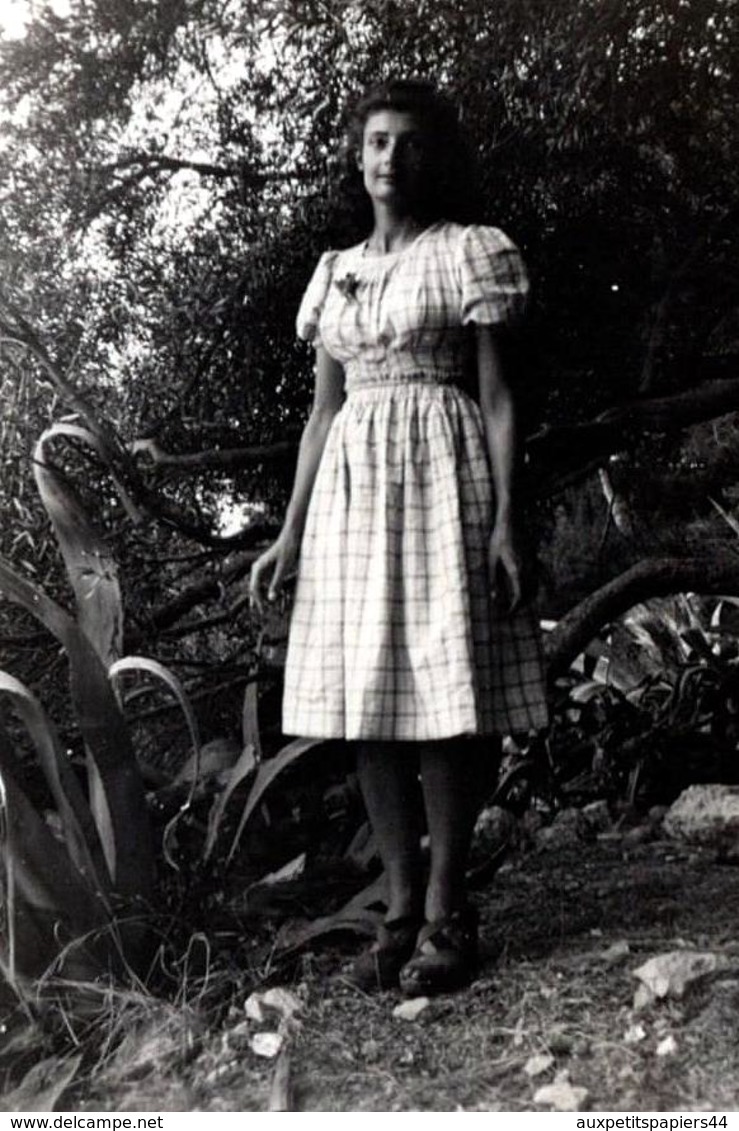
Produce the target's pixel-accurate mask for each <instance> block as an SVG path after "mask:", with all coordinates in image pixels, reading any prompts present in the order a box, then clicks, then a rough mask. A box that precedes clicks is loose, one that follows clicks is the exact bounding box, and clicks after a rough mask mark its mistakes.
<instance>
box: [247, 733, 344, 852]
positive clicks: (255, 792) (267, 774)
mask: <svg viewBox="0 0 739 1131" xmlns="http://www.w3.org/2000/svg"><path fill="white" fill-rule="evenodd" d="M323 741H324V740H323V739H320V738H296V739H294V740H293V741H292V742H289V743H288V745H287V746H283V748H282V750H280V752H279V753H278V754H275V756H274V758H268V759H267V761H265V762H262V764H261V765H260V767H259V769H258V770H257V775H256V777H255V778H254V784H253V785H252V787H251V789H250V791H249V796H248V797H247V799H246V804H245V805H244V809H243V812H242V814H241V818H240V820H239V825H238V828H237V829H236V833H235V835H234V838H233V841H232V843H231V848H230V850H229V853H228V857H227V859H226V863H227V864H230V863H231V861H232V859H233V857H234V853H235V852H236V849H237V848H238V844H239V841H240V840H241V836H242V834H243V832H244V829H245V828H246V825H247V822H248V821H249V818H250V817H251V816H252V814H253V813H254V811H255V809H256V807H257V805H259V803H260V801H261V800H262V798H263V797H264V795H265V793H266V792H267V790H268V789H269V787H270V786H271V785H272V782H273V781H274V780H275V778H277V777H278V776H279V775H280V774H281V773H282V771H283V770H286V769H287V768H288V767H289V766H292V765H293V764H294V763H295V762H297V761H298V759H299V758H302V756H303V754H305V753H307V751H308V750H312V749H313V747H314V746H320V745H321V743H322V742H323Z"/></svg>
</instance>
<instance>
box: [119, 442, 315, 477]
mask: <svg viewBox="0 0 739 1131" xmlns="http://www.w3.org/2000/svg"><path fill="white" fill-rule="evenodd" d="M297 445H298V437H297V436H295V438H294V439H291V440H277V441H275V443H273V444H251V445H250V446H249V447H246V448H221V449H213V450H211V451H200V452H166V451H165V450H164V448H162V447H161V446H160V444H159V442H158V441H157V440H154V439H146V440H134V442H133V443H132V444H131V447H130V451H131V453H132V454H133V455H140V454H142V453H143V454H145V455H147V456H148V457H149V459H150V460H151V461H152V462H153V463H154V464H155V465H156V466H158V467H176V468H178V469H179V470H181V471H183V472H190V471H191V472H197V471H213V470H221V471H232V470H236V469H238V468H242V467H252V466H253V465H254V464H255V463H262V462H263V461H264V460H277V459H284V458H286V457H289V456H294V455H295V454H296V452H297Z"/></svg>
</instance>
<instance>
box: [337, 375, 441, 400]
mask: <svg viewBox="0 0 739 1131" xmlns="http://www.w3.org/2000/svg"><path fill="white" fill-rule="evenodd" d="M461 379H462V374H461V373H459V372H458V371H456V370H447V369H418V370H411V371H406V370H394V369H378V370H376V371H375V370H373V371H364V372H361V373H357V372H354V373H352V372H351V371H350V372H348V373H347V375H346V393H347V396H350V395H352V394H353V393H364V392H370V391H372V390H375V391H381V390H383V389H388V390H389V389H392V390H395V389H401V388H408V389H413V388H434V387H437V386H438V387H440V388H445V387H448V386H454V385H456V384H457V383H458V382H459V381H460V380H461Z"/></svg>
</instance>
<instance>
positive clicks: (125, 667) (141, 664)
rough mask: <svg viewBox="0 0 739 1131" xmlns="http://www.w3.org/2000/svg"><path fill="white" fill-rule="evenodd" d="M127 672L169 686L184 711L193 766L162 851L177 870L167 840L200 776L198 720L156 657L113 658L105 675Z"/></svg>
mask: <svg viewBox="0 0 739 1131" xmlns="http://www.w3.org/2000/svg"><path fill="white" fill-rule="evenodd" d="M127 672H146V673H147V674H148V675H153V676H156V678H157V679H158V680H161V682H162V683H164V684H165V686H166V687H168V688H169V690H170V691H171V692H172V694H173V695H174V697H175V699H176V700H177V702H178V703H179V705H180V707H181V708H182V713H183V714H184V716H185V721H186V722H187V729H188V731H189V732H190V742H191V743H192V748H193V753H194V755H195V766H194V772H193V775H192V783H191V785H190V790H189V792H188V795H187V798H186V799H185V801H184V802H183V804H182V805H181V806H180V809H179V812H178V813H176V814H175V816H174V817H173V818H172V820H171V821H170V822H169V824H168V825H167V828H166V829H165V832H164V854H165V857H166V859H167V863H168V864H170V865H171V866H172V867H173V868H175V869H178V865H177V864H176V862H175V860H174V858H173V857H172V853H171V851H170V848H169V843H170V840H171V837H172V835H173V833H174V830H175V827H176V825H177V822H178V821H179V820H180V818H181V817H182V816H183V814H184V813H186V812H187V810H188V809H189V808H190V806H191V804H192V799H193V796H194V794H195V790H196V789H197V785H198V778H199V777H200V752H201V743H200V733H199V729H198V720H197V718H196V716H195V712H194V711H193V709H192V705H191V703H190V700H189V699H188V697H187V692H186V691H185V689H184V687H183V686H182V684H181V682H180V680H179V679H178V678H177V676H176V675H175V674H174V672H171V671H170V670H169V668H167V667H165V665H164V664H160V663H159V661H158V660H151V659H149V658H148V657H147V656H124V657H123V658H122V659H121V660H116V661H115V663H113V664H111V666H110V668H109V669H108V676H109V678H110V680H111V682H112V683H113V684H115V683H116V681H117V680H118V678H119V677H120V676H122V675H125V674H126V673H127Z"/></svg>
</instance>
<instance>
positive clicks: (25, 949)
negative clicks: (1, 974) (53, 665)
mask: <svg viewBox="0 0 739 1131" xmlns="http://www.w3.org/2000/svg"><path fill="white" fill-rule="evenodd" d="M70 434H73V435H74V436H75V437H76V438H78V439H82V440H88V441H89V442H90V443H92V444H93V445H94V444H95V441H94V437H93V436H92V435H91V434H90V433H88V432H86V431H85V430H84V429H81V428H78V427H76V426H74V425H69V424H65V425H55V426H54V427H52V428H51V429H49V430H48V431H47V432H46V433H44V435H43V436H42V437H41V439H40V440H39V442H38V445H37V447H36V451H35V453H34V474H35V478H36V483H37V486H38V490H39V493H40V495H41V499H42V501H43V503H44V506H45V508H46V510H47V513H48V515H49V518H50V520H51V523H52V526H53V529H54V532H55V534H56V537H57V539H58V542H59V546H60V549H61V553H62V556H63V559H64V563H65V566H66V571H67V576H68V578H69V580H70V583H71V586H72V589H73V591H74V595H75V599H76V610H77V616H76V618H74V617H72V616H70V615H69V614H68V613H67V612H66V611H65V610H64V609H62V608H61V606H60V605H58V604H57V603H56V602H55V601H53V600H52V599H51V598H50V597H49V596H48V595H47V594H46V593H45V592H44V591H43V590H42V589H41V588H40V587H39V586H37V585H36V584H34V583H33V582H31V581H28V580H26V579H25V578H23V577H21V576H20V575H19V574H18V573H17V572H16V571H15V570H14V569H13V568H12V567H11V566H10V565H9V564H8V563H7V562H4V561H0V593H2V594H3V595H4V596H5V597H6V598H7V599H9V600H11V601H13V602H15V603H16V604H18V605H20V606H22V607H23V608H24V609H26V610H27V612H29V613H30V614H31V615H32V616H34V617H35V618H36V619H37V620H38V621H40V622H41V624H42V625H43V626H44V627H45V628H46V629H47V630H48V631H49V633H51V634H52V636H54V637H55V638H56V639H57V640H58V641H59V643H60V644H61V645H62V646H63V648H64V650H65V652H66V655H67V659H68V663H69V681H70V698H71V704H72V708H73V711H74V715H75V718H76V720H77V723H78V726H79V730H80V734H81V737H82V740H83V743H84V749H85V759H86V777H87V781H86V789H85V788H83V785H82V783H81V782H80V781H78V779H77V777H76V775H75V773H74V772H73V770H72V767H71V765H70V763H69V761H68V759H67V756H66V753H65V751H64V749H63V748H62V745H61V743H60V740H59V738H58V735H57V732H56V728H55V727H54V725H53V723H52V721H51V720H50V719H49V718H48V717H47V716H46V714H45V712H44V710H43V708H42V706H41V704H40V703H39V702H38V700H37V699H36V697H35V696H34V694H33V693H32V692H31V691H30V689H29V688H27V687H25V686H24V685H23V684H21V683H20V681H18V680H17V679H15V678H14V677H13V676H12V674H11V673H1V674H0V694H2V696H3V698H4V699H6V700H7V701H9V703H10V704H11V706H12V707H13V708H14V709H15V711H16V713H17V714H18V716H19V718H20V721H21V723H22V724H23V725H24V726H25V728H26V730H27V732H28V734H29V736H30V738H31V740H32V743H33V746H34V748H35V751H36V753H37V755H38V759H39V762H40V765H41V768H42V770H43V773H44V776H45V778H46V781H47V784H48V786H49V790H50V792H51V795H52V797H53V799H54V803H55V806H56V810H55V822H56V823H57V824H58V828H59V833H58V835H55V834H54V832H52V830H51V827H50V825H49V823H48V822H47V821H46V820H45V819H44V817H43V815H42V814H40V813H39V812H38V811H37V810H36V809H35V808H34V806H33V805H32V804H31V802H30V801H29V800H28V798H27V796H26V795H25V794H24V792H23V790H22V788H21V787H20V785H19V784H18V782H17V774H16V767H17V766H18V756H17V753H16V752H15V751H14V749H13V744H12V741H11V739H10V737H9V734H8V732H7V731H6V730H0V805H1V807H2V818H3V820H2V837H1V842H0V853H1V859H2V886H3V890H4V896H5V898H4V912H5V931H4V933H3V939H2V944H1V948H0V958H1V959H2V963H3V969H4V971H5V974H6V977H7V979H8V980H9V981H10V982H11V983H12V984H13V985H15V986H16V987H20V986H21V984H22V982H23V980H24V979H25V978H27V977H33V976H35V975H38V974H40V973H41V972H43V971H44V970H46V969H47V968H48V967H49V964H50V963H51V962H52V961H56V962H57V969H58V970H59V972H61V973H64V974H66V975H68V974H70V973H74V974H75V975H79V974H81V973H84V974H85V975H86V976H88V977H89V976H90V975H95V974H96V973H99V972H100V970H101V969H104V968H109V967H110V966H111V965H116V964H120V963H121V962H123V961H131V960H135V959H136V957H137V956H138V955H139V953H140V950H141V947H142V944H143V937H144V932H143V931H142V928H141V925H140V912H141V910H142V908H143V906H144V905H145V903H146V901H147V900H148V899H149V897H150V896H151V893H152V885H153V880H154V867H153V849H152V837H151V831H150V826H149V818H148V811H147V806H146V798H145V793H144V787H143V784H142V781H141V776H140V773H139V770H138V766H137V763H136V757H135V752H134V749H133V746H132V743H131V740H130V736H129V734H128V732H127V730H126V726H125V723H124V719H123V715H122V712H121V708H120V705H119V703H118V700H117V699H116V695H115V693H114V689H113V687H112V685H111V681H110V677H109V669H110V666H111V664H112V663H113V662H114V661H115V660H117V659H118V658H119V649H120V643H121V638H122V623H123V615H122V608H121V599H120V590H119V586H118V579H117V572H116V568H115V563H114V562H113V560H112V558H111V555H110V553H109V551H108V549H107V546H106V544H105V542H104V541H103V539H102V538H101V537H100V535H99V534H98V533H97V531H96V530H95V529H94V528H93V526H92V524H91V523H90V522H89V520H88V518H87V515H86V514H85V512H84V509H83V508H82V506H81V504H80V502H79V499H78V498H77V496H76V495H75V493H74V491H73V490H72V488H71V487H70V485H69V484H68V483H67V482H66V481H65V480H64V479H63V478H62V477H61V476H60V475H59V474H58V472H57V471H56V469H55V468H54V467H53V466H52V465H51V464H50V462H49V461H48V458H47V449H48V446H49V444H50V442H51V441H52V440H53V439H55V438H56V437H57V436H60V435H67V436H68V435H70Z"/></svg>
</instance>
